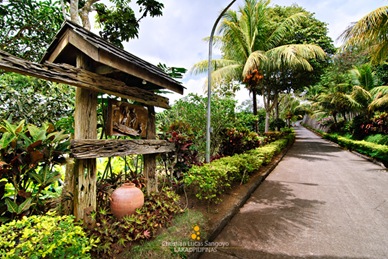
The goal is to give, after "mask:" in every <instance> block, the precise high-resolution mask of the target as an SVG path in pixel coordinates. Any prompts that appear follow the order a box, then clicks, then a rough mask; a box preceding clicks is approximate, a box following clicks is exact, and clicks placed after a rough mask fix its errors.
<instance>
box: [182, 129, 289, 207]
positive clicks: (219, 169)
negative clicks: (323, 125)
mask: <svg viewBox="0 0 388 259" xmlns="http://www.w3.org/2000/svg"><path fill="white" fill-rule="evenodd" d="M294 138H295V135H294V134H289V135H288V136H287V137H285V138H283V139H279V140H277V141H275V142H272V143H270V144H268V145H265V146H263V147H259V148H256V149H251V150H249V151H248V152H246V153H243V154H236V155H234V156H229V157H222V158H220V159H218V160H214V161H212V162H211V163H207V164H204V165H203V166H193V167H192V168H191V169H190V170H189V171H188V172H187V173H186V174H185V176H184V183H185V184H186V186H187V187H188V188H189V190H190V191H191V192H193V193H195V196H196V197H197V198H198V199H200V200H206V201H208V202H209V203H211V202H214V203H219V202H221V198H220V195H221V194H223V193H224V192H225V191H226V190H228V189H229V188H230V187H231V185H232V184H233V183H234V182H240V183H245V182H247V181H248V179H249V174H251V173H253V172H254V171H256V170H258V169H260V166H261V165H262V164H268V163H269V162H270V161H271V160H272V158H273V156H274V155H275V154H277V153H279V152H280V151H281V150H282V149H283V148H285V147H286V146H287V145H288V144H289V143H290V142H291V141H293V139H294Z"/></svg>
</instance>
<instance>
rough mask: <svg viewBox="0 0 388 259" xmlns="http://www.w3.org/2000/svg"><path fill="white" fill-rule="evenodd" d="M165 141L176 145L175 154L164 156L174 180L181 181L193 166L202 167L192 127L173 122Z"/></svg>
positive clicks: (181, 122)
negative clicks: (194, 142)
mask: <svg viewBox="0 0 388 259" xmlns="http://www.w3.org/2000/svg"><path fill="white" fill-rule="evenodd" d="M163 138H164V139H167V140H168V141H170V142H172V143H174V144H175V152H170V153H166V154H162V155H161V157H162V159H163V162H164V164H165V165H166V167H169V169H168V170H166V171H170V173H172V176H173V180H174V181H179V180H181V178H182V177H183V173H185V172H187V171H188V170H189V169H190V168H191V167H192V166H193V165H200V164H201V163H200V161H199V158H198V151H197V150H196V147H195V145H194V144H193V139H194V134H193V131H192V129H191V126H190V125H189V124H188V123H185V122H183V121H177V122H173V123H172V124H171V125H170V127H169V129H168V131H167V132H166V133H165V135H164V136H163Z"/></svg>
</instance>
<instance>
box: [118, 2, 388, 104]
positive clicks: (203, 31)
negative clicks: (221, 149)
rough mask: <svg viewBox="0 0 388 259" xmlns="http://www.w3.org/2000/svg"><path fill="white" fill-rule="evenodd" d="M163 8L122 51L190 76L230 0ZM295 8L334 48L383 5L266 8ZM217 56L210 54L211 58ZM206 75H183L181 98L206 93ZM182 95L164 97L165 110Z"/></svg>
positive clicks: (242, 96)
mask: <svg viewBox="0 0 388 259" xmlns="http://www.w3.org/2000/svg"><path fill="white" fill-rule="evenodd" d="M160 2H163V4H164V10H163V16H161V17H155V18H150V17H147V18H145V19H143V20H142V21H141V22H140V31H139V37H138V38H135V39H133V40H131V41H129V42H127V43H124V48H125V50H126V51H128V52H130V53H132V54H134V55H136V56H138V57H139V58H141V59H143V60H146V61H148V62H150V63H152V64H154V65H157V64H158V63H159V62H160V63H164V64H166V65H167V66H170V67H184V68H187V69H188V70H190V69H191V68H192V67H193V65H194V64H195V63H197V62H199V61H202V60H207V59H208V53H209V44H208V42H206V41H204V40H203V39H204V38H206V37H209V36H210V32H211V29H212V27H213V25H214V23H215V21H216V19H217V17H218V16H219V14H220V13H221V11H222V10H223V9H224V8H225V7H226V6H227V5H228V4H229V3H230V2H231V0H160ZM243 3H244V0H237V1H236V2H235V3H234V4H233V5H232V7H231V9H233V10H237V9H238V7H239V6H243ZM292 4H297V5H299V6H301V7H303V8H304V9H306V10H307V11H308V12H311V13H314V14H315V18H317V19H318V20H320V21H322V22H325V23H327V27H328V30H329V36H330V37H331V38H332V39H333V42H334V44H335V45H336V46H340V45H341V42H340V41H337V38H338V37H339V36H340V35H341V33H342V32H343V31H344V30H345V29H346V28H347V27H348V26H349V25H350V24H351V23H352V22H356V21H358V20H359V19H361V18H362V17H363V16H365V15H366V14H368V13H369V12H371V11H373V10H375V9H377V8H378V7H381V6H385V5H388V0H341V1H338V0H320V1H312V0H272V1H271V4H270V5H271V6H274V5H280V6H290V5H292ZM217 55H218V56H219V55H220V51H219V50H218V49H216V48H213V57H215V58H216V57H217ZM206 78H207V74H201V75H193V74H191V73H189V72H188V73H186V74H185V76H184V78H183V79H182V80H181V81H182V83H183V85H184V86H185V87H186V89H185V92H184V95H183V96H186V95H187V94H188V93H198V94H201V95H203V94H204V89H206V85H205V84H206ZM183 96H182V95H178V94H168V95H166V97H168V98H169V99H170V104H173V103H174V101H175V100H177V99H179V98H182V97H183ZM236 98H237V99H238V100H239V103H241V102H242V101H244V100H247V99H251V98H250V97H249V94H248V92H247V91H246V90H245V89H242V90H241V91H239V92H238V93H237V95H236Z"/></svg>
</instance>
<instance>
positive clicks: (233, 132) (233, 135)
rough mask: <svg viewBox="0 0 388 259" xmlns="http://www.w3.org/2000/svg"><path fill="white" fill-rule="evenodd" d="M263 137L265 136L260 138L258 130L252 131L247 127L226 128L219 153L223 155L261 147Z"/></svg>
mask: <svg viewBox="0 0 388 259" xmlns="http://www.w3.org/2000/svg"><path fill="white" fill-rule="evenodd" d="M263 139H264V138H260V137H259V135H258V134H257V133H256V132H251V131H249V130H247V129H245V130H244V129H243V130H237V129H235V128H229V129H225V133H224V137H223V141H222V143H221V148H220V152H219V153H220V154H221V155H223V156H232V155H234V154H241V153H244V152H246V151H248V150H250V149H253V148H257V147H259V146H260V145H261V143H262V141H263Z"/></svg>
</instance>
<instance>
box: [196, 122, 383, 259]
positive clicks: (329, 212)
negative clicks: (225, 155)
mask: <svg viewBox="0 0 388 259" xmlns="http://www.w3.org/2000/svg"><path fill="white" fill-rule="evenodd" d="M296 133H297V139H296V142H295V144H294V146H293V147H292V148H291V149H290V150H289V152H288V153H287V154H286V156H285V157H284V158H283V160H282V161H281V162H280V163H279V165H278V166H277V167H276V168H275V170H274V171H273V172H272V173H271V174H270V175H269V176H268V177H267V179H266V180H265V181H264V182H263V183H262V184H261V185H260V186H259V187H258V188H257V190H256V191H255V192H254V193H253V194H252V196H251V198H250V199H249V200H248V201H247V203H246V204H245V205H244V206H243V207H242V208H241V209H240V211H239V213H238V214H236V215H235V216H234V217H233V219H232V220H231V221H230V223H229V224H228V225H227V226H226V227H225V228H224V230H223V231H222V232H221V234H220V235H219V236H218V237H217V238H216V240H214V242H217V243H219V244H222V245H228V246H227V247H226V248H220V247H218V248H217V249H215V250H217V252H214V250H212V251H213V252H208V253H205V254H203V255H202V257H201V258H202V259H209V258H217V259H218V258H225V259H228V258H244V259H249V258H255V259H256V258H259V259H261V258H263V259H266V258H269V259H272V258H279V259H289V258H296V259H299V258H322V259H337V258H338V259H345V258H349V259H350V258H352V259H353V258H354V259H361V258H373V259H375V258H376V259H377V258H378V259H386V258H388V201H387V200H388V172H387V170H386V169H384V168H383V167H381V166H379V165H376V164H373V163H371V162H369V161H367V160H365V159H363V158H361V157H359V156H357V155H355V154H352V153H351V152H348V151H345V150H342V149H341V148H339V147H337V146H336V145H335V144H332V143H330V142H328V141H326V140H323V139H321V138H320V137H318V136H316V135H315V134H313V133H311V132H310V131H308V130H307V129H305V128H303V127H296Z"/></svg>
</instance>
